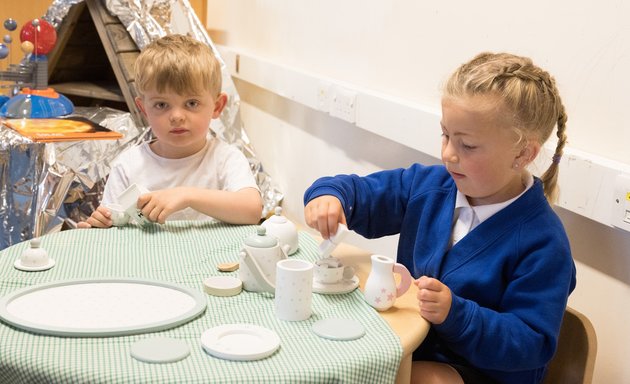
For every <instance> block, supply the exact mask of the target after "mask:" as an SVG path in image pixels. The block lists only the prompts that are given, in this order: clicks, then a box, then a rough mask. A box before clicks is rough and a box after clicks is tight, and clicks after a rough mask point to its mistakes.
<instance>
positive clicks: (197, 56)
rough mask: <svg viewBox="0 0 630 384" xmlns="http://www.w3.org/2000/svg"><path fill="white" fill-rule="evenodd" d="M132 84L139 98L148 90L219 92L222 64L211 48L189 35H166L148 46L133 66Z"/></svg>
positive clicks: (213, 93)
mask: <svg viewBox="0 0 630 384" xmlns="http://www.w3.org/2000/svg"><path fill="white" fill-rule="evenodd" d="M134 72H135V83H136V88H137V89H138V92H139V93H140V94H141V95H142V94H144V93H145V92H147V91H148V90H151V89H153V90H156V91H157V92H160V93H162V92H164V91H166V90H170V91H173V92H175V93H177V94H184V93H194V94H200V93H202V92H205V91H210V92H211V93H212V95H213V96H216V95H218V94H219V93H220V92H221V65H220V63H219V61H218V60H217V58H216V57H215V56H214V53H213V52H212V49H211V48H210V47H209V46H208V45H206V44H204V43H202V42H200V41H198V40H195V39H193V38H192V37H189V36H184V35H167V36H164V37H161V38H159V39H157V40H155V41H153V42H152V43H150V44H149V45H147V46H146V47H145V48H144V50H142V52H141V53H140V56H138V58H137V59H136V62H135V63H134Z"/></svg>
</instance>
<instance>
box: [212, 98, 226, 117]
mask: <svg viewBox="0 0 630 384" xmlns="http://www.w3.org/2000/svg"><path fill="white" fill-rule="evenodd" d="M226 104H227V95H226V94H225V93H223V92H221V93H219V96H217V99H216V100H215V101H214V111H212V118H213V119H216V118H218V117H219V116H221V112H223V108H225V105H226Z"/></svg>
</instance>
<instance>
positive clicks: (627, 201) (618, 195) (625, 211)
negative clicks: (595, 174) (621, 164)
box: [612, 174, 630, 232]
mask: <svg viewBox="0 0 630 384" xmlns="http://www.w3.org/2000/svg"><path fill="white" fill-rule="evenodd" d="M612 212H613V217H612V225H614V226H615V227H617V228H621V229H624V230H626V231H628V232H630V175H624V174H622V175H619V176H617V178H616V179H615V196H614V201H613V210H612Z"/></svg>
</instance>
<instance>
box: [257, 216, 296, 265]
mask: <svg viewBox="0 0 630 384" xmlns="http://www.w3.org/2000/svg"><path fill="white" fill-rule="evenodd" d="M274 213H275V214H274V215H273V216H271V217H270V218H268V219H267V220H265V221H264V222H263V223H262V226H263V227H265V228H267V234H268V235H272V236H275V237H277V238H278V240H279V241H280V244H282V245H285V244H286V245H288V246H289V251H288V252H287V254H289V255H292V254H294V253H295V252H297V250H298V231H297V228H296V227H295V224H293V223H292V222H291V221H289V220H288V219H287V218H286V217H285V216H282V207H276V209H275V210H274Z"/></svg>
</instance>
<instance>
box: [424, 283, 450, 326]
mask: <svg viewBox="0 0 630 384" xmlns="http://www.w3.org/2000/svg"><path fill="white" fill-rule="evenodd" d="M414 284H415V285H416V286H417V287H418V295H417V297H418V302H419V304H420V315H422V317H424V318H425V319H427V321H429V322H430V323H432V324H442V323H443V322H444V320H446V317H447V316H448V313H449V311H450V310H451V303H452V301H453V297H452V296H451V290H450V289H449V288H448V287H447V286H446V285H444V284H442V282H440V281H439V280H437V279H433V278H431V277H427V276H422V277H420V278H419V279H417V280H416V281H414Z"/></svg>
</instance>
